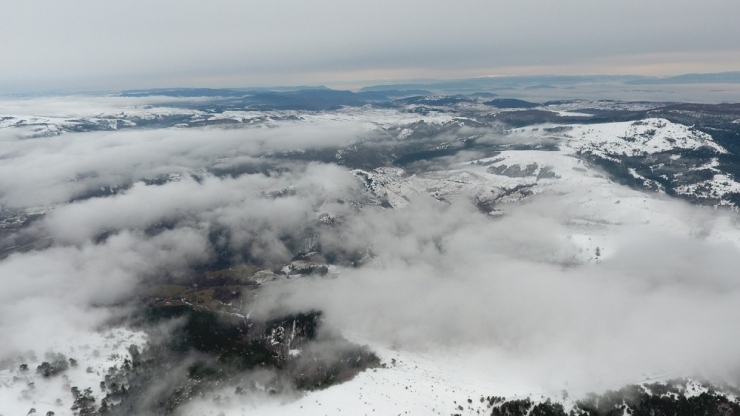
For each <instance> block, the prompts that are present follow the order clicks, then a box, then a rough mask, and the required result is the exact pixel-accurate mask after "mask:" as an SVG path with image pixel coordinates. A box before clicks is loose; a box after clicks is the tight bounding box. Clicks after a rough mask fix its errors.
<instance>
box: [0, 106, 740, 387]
mask: <svg viewBox="0 0 740 416" xmlns="http://www.w3.org/2000/svg"><path fill="white" fill-rule="evenodd" d="M365 130H366V129H365V127H363V126H362V125H361V124H359V123H356V122H350V121H347V122H340V121H327V122H325V123H303V122H285V123H284V125H281V126H279V127H275V128H244V129H191V130H184V129H182V130H181V129H167V130H155V131H149V130H131V131H126V132H111V133H84V134H63V135H60V136H56V137H40V138H33V139H27V138H21V137H17V136H16V135H14V134H13V133H12V131H8V130H5V131H2V133H0V134H2V136H0V137H2V139H1V140H2V141H0V145H1V146H2V147H1V149H2V158H3V159H2V160H3V163H2V164H1V165H0V201H1V203H2V205H3V207H4V208H8V209H21V208H28V207H32V206H38V205H41V206H55V208H54V209H53V210H50V211H48V212H47V213H46V215H45V216H44V217H43V218H41V219H39V220H37V221H36V222H34V223H32V224H30V225H28V226H27V227H26V228H23V229H20V230H17V231H14V232H13V233H9V232H8V233H5V234H3V235H0V237H2V240H0V241H2V242H3V243H7V242H8V241H11V240H12V239H15V238H21V237H22V236H35V237H37V238H45V239H48V241H49V243H48V245H47V246H45V247H44V248H42V249H38V250H33V251H28V252H17V253H14V254H11V255H10V256H8V257H7V258H4V259H1V260H0V282H2V285H3V287H4V288H5V289H4V290H3V291H2V293H0V305H2V306H0V334H3V335H4V336H5V339H12V341H9V342H6V343H4V344H3V345H2V346H0V359H2V358H5V357H9V356H12V355H13V354H18V353H19V352H23V351H26V350H29V349H31V350H36V351H38V352H39V353H43V352H44V351H47V350H50V349H53V348H54V346H55V344H57V343H58V342H59V340H61V339H66V338H68V337H69V336H70V335H73V334H74V333H75V332H76V331H80V332H84V331H92V330H95V328H97V327H98V326H100V325H102V324H104V323H105V322H106V320H107V319H108V318H110V317H111V316H113V315H114V313H115V311H116V308H118V307H120V302H122V301H124V300H126V299H129V298H130V297H131V295H132V294H134V293H135V291H136V290H137V288H138V287H139V285H140V283H142V282H151V281H156V279H160V278H163V277H172V278H178V277H182V276H187V275H188V273H190V272H191V271H192V268H193V267H197V266H203V265H204V264H209V262H213V261H215V259H217V258H218V256H219V255H220V253H219V250H221V251H228V253H229V256H230V257H229V258H227V259H226V261H228V263H229V264H240V263H247V262H249V263H250V264H252V265H257V266H259V267H265V268H272V267H276V266H281V265H284V264H285V263H287V262H290V261H291V260H292V256H293V254H294V253H293V252H292V251H291V247H290V242H291V239H293V240H294V241H295V240H300V238H301V237H302V236H303V235H304V232H305V230H306V229H307V228H310V227H313V229H314V231H315V232H316V239H317V241H318V243H319V244H320V247H321V249H322V250H323V252H325V253H326V252H332V253H336V252H344V253H347V252H353V253H364V254H366V255H367V256H366V257H365V258H364V259H363V260H364V262H358V263H356V264H359V263H361V264H360V265H359V267H350V266H349V264H344V265H343V266H344V267H343V268H342V270H341V273H340V274H339V276H336V277H310V278H305V279H299V280H291V281H287V282H284V283H274V284H270V285H266V286H265V287H264V293H262V294H261V295H260V297H259V298H258V299H257V301H256V304H249V305H248V306H249V308H250V310H251V311H252V312H253V313H254V314H255V316H267V317H269V316H274V315H275V316H276V315H279V314H283V313H286V312H299V311H305V310H309V309H317V310H321V311H323V312H324V315H323V316H324V318H325V319H326V322H327V325H329V326H331V327H333V328H338V329H340V330H344V331H347V332H349V333H353V334H356V335H358V336H359V337H360V338H362V339H367V340H368V341H371V342H375V343H380V344H384V345H387V346H394V347H396V348H400V349H408V350H413V351H421V350H425V349H436V350H445V349H447V350H450V351H456V352H457V353H466V354H469V355H470V356H471V357H475V358H476V359H480V360H482V361H484V362H485V363H484V364H483V365H486V366H490V367H491V371H497V369H498V370H500V371H508V372H511V373H512V374H513V373H515V374H518V375H519V377H523V378H528V379H529V380H530V381H532V382H533V383H537V384H540V385H542V386H545V387H554V388H561V387H563V386H565V385H572V386H578V387H582V388H583V389H587V388H588V386H590V385H593V383H594V380H603V379H608V380H618V381H627V382H629V381H634V380H635V377H639V376H640V375H641V374H643V373H645V372H668V373H671V374H676V375H693V374H696V373H703V374H705V375H710V376H722V377H729V376H732V375H733V374H732V373H733V372H735V371H737V370H738V368H740V360H738V358H737V356H736V351H737V350H738V349H740V336H739V335H737V334H736V333H735V332H733V331H732V330H731V328H733V327H734V324H735V320H736V317H737V316H738V312H740V310H739V308H740V307H739V306H738V305H740V282H738V280H737V279H736V276H735V274H736V273H735V271H736V270H738V269H739V268H740V256H738V250H740V246H739V245H738V244H737V242H738V234H739V233H740V230H739V229H738V226H737V224H738V217H737V214H736V213H731V212H718V211H707V210H706V209H702V208H697V207H694V206H690V205H688V204H685V203H683V202H679V201H677V200H672V199H669V198H666V197H659V196H656V195H647V194H642V193H639V192H637V191H630V190H626V189H625V188H622V187H620V186H619V185H616V184H614V183H609V184H608V187H609V188H608V190H615V189H616V190H618V191H619V192H623V193H626V192H631V193H630V194H629V195H630V196H631V197H633V198H635V199H640V200H645V201H651V202H650V203H651V204H654V205H646V206H647V207H649V206H655V207H659V208H660V210H656V211H655V212H653V211H650V209H648V208H645V209H644V210H643V211H639V212H640V213H641V214H639V215H638V214H635V213H636V212H638V211H620V209H622V208H620V207H621V206H623V205H626V204H622V205H619V204H615V201H614V200H613V199H610V197H609V195H608V194H604V193H602V194H599V195H596V194H591V193H590V192H591V190H590V189H583V188H579V187H572V188H568V189H569V190H568V193H565V192H561V193H554V192H553V193H548V192H545V193H543V194H540V195H536V196H533V197H531V198H529V199H527V200H526V201H523V202H520V203H512V204H510V205H508V206H507V207H506V213H505V215H503V216H501V217H493V216H491V215H489V214H484V213H482V212H481V211H480V210H479V209H478V208H477V207H476V206H475V205H474V204H473V203H472V202H470V201H467V200H465V199H464V198H461V199H458V200H454V201H453V202H440V201H438V200H436V199H433V198H431V197H428V196H423V195H419V196H418V197H415V198H410V200H409V201H408V202H409V203H408V205H407V206H406V207H405V208H402V209H386V208H381V207H378V206H364V207H363V206H361V205H360V204H357V203H356V201H357V200H359V199H360V198H361V190H360V185H361V184H360V183H359V182H358V181H357V180H356V179H355V178H354V177H353V176H352V175H351V173H350V172H349V170H348V169H346V168H344V167H341V166H338V165H336V164H332V163H317V162H302V161H296V160H292V161H289V160H287V159H286V160H282V159H280V160H278V159H277V158H276V159H275V160H273V159H272V158H271V157H270V155H271V154H277V153H279V152H283V151H289V150H297V149H308V148H322V147H333V146H339V145H347V144H350V143H353V142H354V141H356V140H358V138H359V137H360V136H361V134H360V133H361V132H363V131H365ZM491 137H492V139H491V140H494V139H495V134H494V133H491ZM469 157H473V156H472V155H466V159H467V158H469ZM265 159H268V160H270V161H271V163H272V164H271V165H270V167H271V170H269V171H268V172H265V173H245V174H241V175H233V176H232V175H222V176H220V177H219V176H217V175H214V174H211V173H208V172H207V169H213V167H214V166H216V165H218V164H222V165H238V164H241V163H245V161H246V163H253V162H255V160H259V161H264V160H265ZM457 161H458V160H449V162H457ZM255 163H256V162H255ZM442 167H443V166H435V168H442ZM204 168H205V169H206V170H203V169H204ZM171 173H180V174H181V176H180V178H179V179H178V180H172V181H169V182H166V183H158V184H149V185H147V184H146V183H144V182H141V181H139V180H140V179H142V178H145V177H156V176H159V175H167V174H171ZM193 173H198V174H197V175H195V174H193ZM191 174H193V175H192V176H191ZM604 183H607V182H606V181H605V182H604ZM116 184H128V185H129V186H128V187H127V188H126V189H124V190H122V191H120V192H118V193H116V194H110V195H107V196H105V197H96V198H88V199H82V200H77V201H75V202H72V203H68V201H69V200H71V199H73V198H74V197H75V196H77V195H79V194H81V193H83V192H85V191H89V190H90V189H95V188H97V187H110V186H112V185H116ZM574 201H575V202H574ZM581 201H587V202H588V203H581ZM613 212H617V213H620V212H624V214H619V215H622V218H621V219H620V220H619V221H615V220H611V217H610V216H609V213H613ZM322 214H330V215H331V217H332V218H335V219H336V221H335V222H334V223H333V224H324V225H323V226H320V227H319V226H316V224H317V221H318V219H319V218H320V215H322ZM584 218H587V219H589V225H588V226H582V225H578V224H576V223H577V222H578V221H581V220H583V219H584ZM574 224H575V225H574ZM579 227H580V228H579ZM576 234H578V235H579V236H580V237H582V239H587V238H588V239H590V238H591V237H593V238H594V239H597V238H598V239H600V240H599V241H602V243H598V244H599V245H600V247H599V248H598V250H599V251H600V252H601V251H603V253H602V254H595V253H594V250H595V247H594V246H595V245H596V243H588V242H586V243H579V242H578V241H576V240H577V238H576V237H577V236H575V235H576ZM19 236H20V237H19ZM7 244H10V243H7ZM584 250H592V251H591V252H589V253H587V254H584ZM596 257H598V259H595V258H596ZM584 258H589V260H588V261H583V259H584ZM252 308H253V309H252ZM245 312H246V310H245ZM11 334H12V336H11Z"/></svg>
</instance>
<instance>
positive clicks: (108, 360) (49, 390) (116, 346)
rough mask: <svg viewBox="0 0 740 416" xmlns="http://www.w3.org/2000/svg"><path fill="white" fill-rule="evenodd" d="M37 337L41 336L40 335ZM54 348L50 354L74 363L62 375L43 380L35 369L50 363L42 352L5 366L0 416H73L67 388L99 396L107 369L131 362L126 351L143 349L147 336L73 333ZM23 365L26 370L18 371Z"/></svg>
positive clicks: (120, 332)
mask: <svg viewBox="0 0 740 416" xmlns="http://www.w3.org/2000/svg"><path fill="white" fill-rule="evenodd" d="M39 336H43V334H40V335H39ZM56 342H57V345H58V346H57V347H56V348H55V349H54V350H53V351H48V352H50V353H56V354H63V355H64V356H65V357H66V359H74V360H76V364H75V365H71V366H70V367H69V369H67V370H66V371H64V372H63V373H62V374H61V375H58V376H52V377H43V376H42V375H41V374H39V373H38V372H37V371H36V368H37V367H38V366H39V365H40V364H41V363H42V362H43V361H51V360H50V358H49V357H45V356H44V354H45V353H41V352H38V353H36V352H34V353H33V354H29V353H26V354H24V356H23V357H19V358H18V359H17V360H12V361H9V362H7V363H4V365H3V368H2V369H1V370H0V414H1V415H8V416H12V415H25V414H29V413H31V412H30V410H31V409H36V411H35V413H36V414H40V415H46V414H47V412H53V414H55V415H59V416H65V415H72V414H73V412H72V410H70V408H71V407H72V404H73V398H72V394H71V392H70V389H71V388H72V387H78V388H79V389H80V391H83V390H85V389H86V388H91V389H92V391H93V393H94V395H95V396H99V395H100V393H101V390H100V382H101V381H102V380H104V379H105V375H106V374H108V369H109V368H110V367H114V366H116V367H120V366H121V365H123V363H124V360H126V359H130V358H131V357H130V354H129V352H128V348H129V347H130V346H132V345H135V346H136V347H137V348H139V349H142V348H143V347H144V345H145V344H146V336H145V334H144V333H142V332H133V331H130V330H127V329H123V328H117V329H112V330H105V331H101V332H94V333H85V334H80V333H76V334H74V336H71V337H70V338H68V339H59V340H56ZM22 364H26V365H27V370H23V369H21V365H22Z"/></svg>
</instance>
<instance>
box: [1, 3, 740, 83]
mask: <svg viewBox="0 0 740 416" xmlns="http://www.w3.org/2000/svg"><path fill="white" fill-rule="evenodd" d="M2 7H3V9H2V13H0V44H2V45H3V63H2V65H0V93H18V92H28V91H43V90H67V91H69V90H72V91H78V90H81V91H92V90H117V89H131V88H155V87H175V86H187V87H247V86H270V85H317V84H324V85H329V86H338V87H341V86H357V85H363V84H372V83H379V82H385V81H388V80H400V79H421V78H466V77H478V76H495V75H519V74H527V75H532V74H585V73H588V74H643V75H656V76H661V75H674V74H681V73H691V72H722V71H734V70H740V60H739V59H738V58H740V46H739V45H738V43H737V27H736V21H735V17H736V16H739V15H740V3H739V2H737V1H735V0H709V1H706V2H696V1H689V0H674V1H670V2H668V1H658V0H652V1H644V0H624V1H613V0H607V1H598V2H596V1H590V0H564V1H559V2H552V1H547V0H522V1H516V2H514V1H502V0H487V1H484V0H463V1H459V2H446V1H439V0H425V1H420V0H406V1H401V2H399V1H391V0H378V1H374V2H367V1H355V0H342V1H340V0H315V1H311V2H306V1H301V0H275V1H270V2H257V1H225V0H215V1H210V2H208V3H204V2H199V1H194V0H161V1H157V2H150V1H143V0H130V1H126V2H123V1H112V2H100V1H93V0H71V1H66V2H48V1H39V0H32V1H20V0H9V1H7V2H3V6H2Z"/></svg>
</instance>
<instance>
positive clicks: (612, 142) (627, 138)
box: [509, 118, 727, 156]
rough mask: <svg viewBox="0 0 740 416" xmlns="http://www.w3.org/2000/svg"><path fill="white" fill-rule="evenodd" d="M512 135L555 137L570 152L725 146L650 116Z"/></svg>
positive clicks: (535, 128)
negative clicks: (635, 119) (634, 119)
mask: <svg viewBox="0 0 740 416" xmlns="http://www.w3.org/2000/svg"><path fill="white" fill-rule="evenodd" d="M509 133H510V134H512V135H524V136H528V137H533V138H534V137H539V138H548V137H550V138H556V139H557V140H558V144H559V145H561V146H563V147H564V148H567V149H571V151H572V152H579V151H580V152H591V153H593V154H598V155H601V156H613V155H619V156H641V155H646V154H653V153H659V152H665V151H670V150H676V149H683V150H697V149H699V148H701V147H707V148H709V149H711V150H712V151H714V152H716V153H719V154H723V153H727V150H726V149H725V148H723V147H722V146H720V145H718V144H717V143H715V142H714V140H712V137H711V136H710V135H708V134H706V133H703V132H701V131H698V130H696V129H694V128H692V127H689V126H684V125H682V124H677V123H673V122H670V121H668V120H665V119H659V118H651V119H645V120H640V121H630V122H617V123H604V124H574V125H545V126H531V127H525V128H521V129H514V130H510V132H509Z"/></svg>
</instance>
